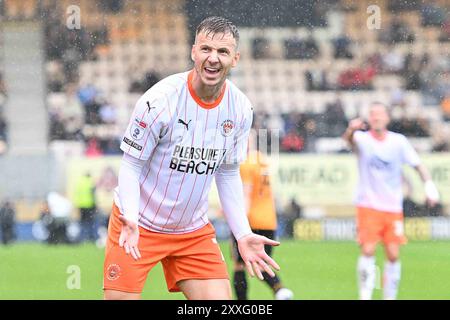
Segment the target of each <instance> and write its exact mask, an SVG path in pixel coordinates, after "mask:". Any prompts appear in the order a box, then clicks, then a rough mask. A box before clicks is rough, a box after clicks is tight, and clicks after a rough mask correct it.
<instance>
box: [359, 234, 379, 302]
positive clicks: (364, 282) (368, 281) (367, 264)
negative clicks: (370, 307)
mask: <svg viewBox="0 0 450 320" xmlns="http://www.w3.org/2000/svg"><path fill="white" fill-rule="evenodd" d="M376 247H377V244H376V243H364V244H362V245H361V256H360V257H359V259H358V267H357V268H358V285H359V298H360V299H361V300H370V299H372V293H373V289H374V288H375V281H376V267H375V250H376Z"/></svg>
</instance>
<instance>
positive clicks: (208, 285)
mask: <svg viewBox="0 0 450 320" xmlns="http://www.w3.org/2000/svg"><path fill="white" fill-rule="evenodd" d="M177 285H178V287H179V288H180V289H181V291H182V292H183V294H184V296H185V297H186V299H188V300H231V287H230V281H228V279H188V280H181V281H179V282H178V283H177Z"/></svg>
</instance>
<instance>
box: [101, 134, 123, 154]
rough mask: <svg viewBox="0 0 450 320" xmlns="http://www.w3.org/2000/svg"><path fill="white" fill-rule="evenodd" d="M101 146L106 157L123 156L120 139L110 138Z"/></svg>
mask: <svg viewBox="0 0 450 320" xmlns="http://www.w3.org/2000/svg"><path fill="white" fill-rule="evenodd" d="M101 145H102V148H101V149H102V150H103V154H104V155H105V156H107V155H119V154H122V151H121V150H120V139H117V138H109V139H106V140H105V141H102V143H101Z"/></svg>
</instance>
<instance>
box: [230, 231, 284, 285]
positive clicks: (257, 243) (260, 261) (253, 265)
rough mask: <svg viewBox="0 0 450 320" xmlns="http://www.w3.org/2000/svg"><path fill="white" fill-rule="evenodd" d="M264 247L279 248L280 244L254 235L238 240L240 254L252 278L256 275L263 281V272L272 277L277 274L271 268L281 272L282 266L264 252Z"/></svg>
mask: <svg viewBox="0 0 450 320" xmlns="http://www.w3.org/2000/svg"><path fill="white" fill-rule="evenodd" d="M264 245H270V246H279V245H280V243H279V242H278V241H274V240H270V239H269V238H266V237H263V236H260V235H257V234H254V233H251V234H249V235H246V236H244V237H242V238H241V239H239V240H238V248H239V252H240V254H241V257H242V259H243V260H244V262H245V266H246V268H247V271H248V272H249V273H250V275H251V276H252V277H254V276H255V274H256V275H257V276H258V278H259V279H261V280H264V277H263V275H262V272H264V271H265V272H267V273H268V274H269V275H270V276H271V277H274V276H275V273H274V272H273V270H272V269H271V268H270V267H272V268H274V269H276V270H280V266H279V265H278V264H277V263H276V262H275V260H273V259H272V258H271V257H269V256H268V255H267V253H266V251H264ZM269 266H270V267H269Z"/></svg>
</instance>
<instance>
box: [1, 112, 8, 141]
mask: <svg viewBox="0 0 450 320" xmlns="http://www.w3.org/2000/svg"><path fill="white" fill-rule="evenodd" d="M0 140H1V141H4V142H8V124H7V123H6V120H5V118H4V117H3V115H2V114H1V113H0Z"/></svg>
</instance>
